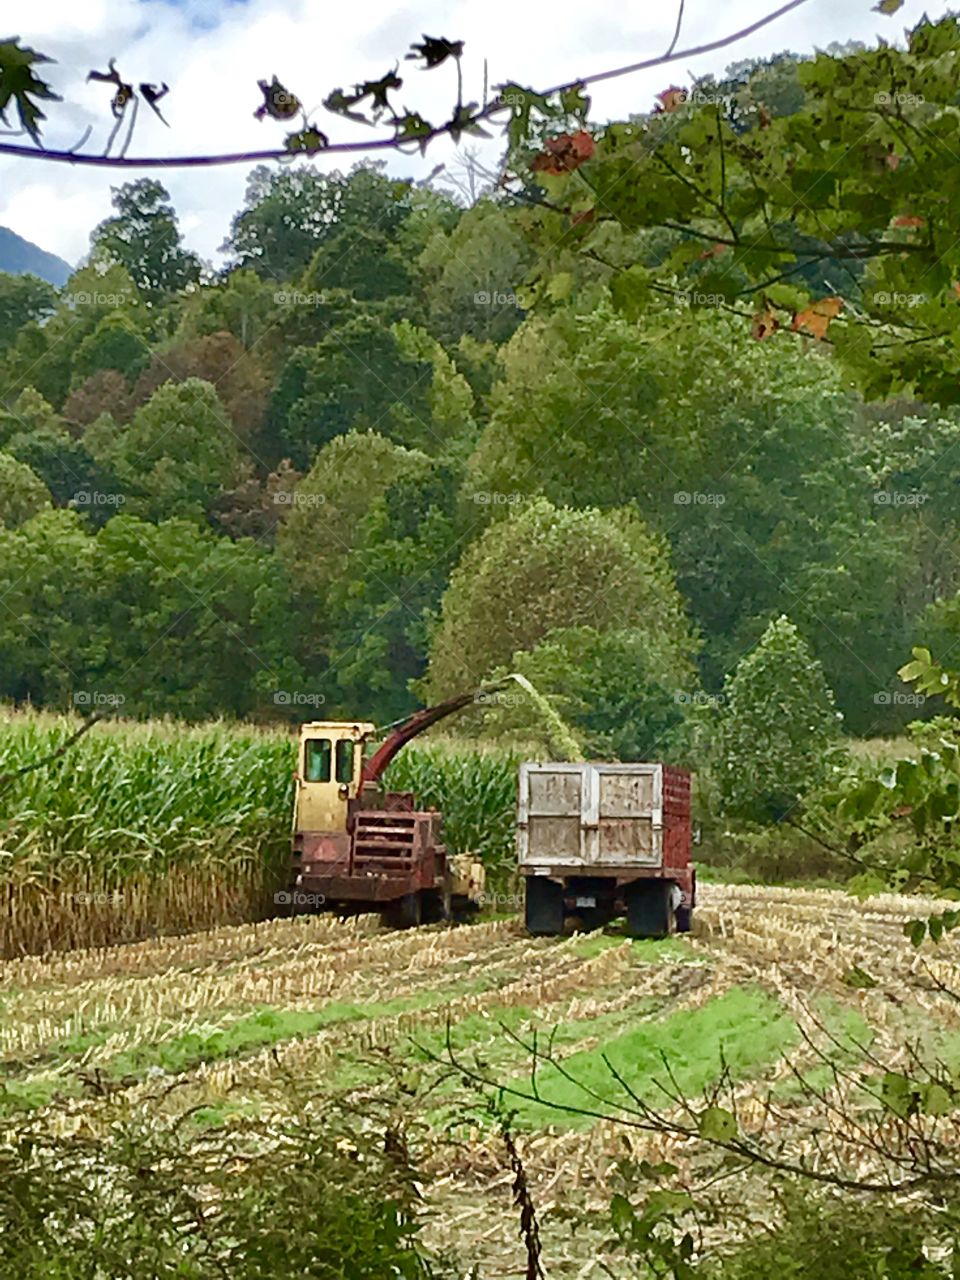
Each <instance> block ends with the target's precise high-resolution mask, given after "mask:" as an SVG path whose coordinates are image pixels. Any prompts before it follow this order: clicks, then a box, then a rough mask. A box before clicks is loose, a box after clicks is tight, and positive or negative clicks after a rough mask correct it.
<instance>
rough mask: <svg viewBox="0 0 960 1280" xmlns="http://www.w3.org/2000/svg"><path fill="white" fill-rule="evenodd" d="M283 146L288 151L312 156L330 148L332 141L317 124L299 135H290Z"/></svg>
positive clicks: (308, 126)
mask: <svg viewBox="0 0 960 1280" xmlns="http://www.w3.org/2000/svg"><path fill="white" fill-rule="evenodd" d="M283 145H284V147H285V148H286V150H287V151H305V152H306V153H307V155H310V156H312V155H314V154H315V153H316V152H317V151H322V150H323V149H324V147H329V145H330V139H329V138H328V137H327V135H326V134H325V133H322V132H321V131H320V130H319V129H318V128H317V126H316V125H315V124H308V125H307V127H306V128H305V129H301V130H300V132H299V133H288V134H287V136H286V138H285V139H284V144H283Z"/></svg>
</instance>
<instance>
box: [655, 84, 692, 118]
mask: <svg viewBox="0 0 960 1280" xmlns="http://www.w3.org/2000/svg"><path fill="white" fill-rule="evenodd" d="M686 100H687V91H686V89H681V88H679V87H678V86H677V85H675V84H672V85H671V86H670V88H669V89H664V91H663V93H658V94H657V101H658V102H659V103H660V105H659V107H654V112H655V114H656V115H669V114H670V112H671V111H678V110H679V109H680V107H682V106H683V104H684V103H685V102H686Z"/></svg>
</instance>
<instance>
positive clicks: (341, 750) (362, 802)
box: [275, 685, 500, 928]
mask: <svg viewBox="0 0 960 1280" xmlns="http://www.w3.org/2000/svg"><path fill="white" fill-rule="evenodd" d="M499 687H500V686H499V685H491V686H488V687H487V688H486V689H482V690H480V691H479V692H478V691H471V692H470V693H465V694H460V695H458V696H457V697H455V698H450V699H448V700H447V701H446V702H442V703H438V704H437V705H436V706H433V707H427V708H425V709H424V710H422V711H417V712H414V714H413V715H411V716H408V717H406V718H405V719H403V720H401V721H398V722H397V723H396V724H394V725H388V726H386V728H385V729H383V730H379V731H378V730H377V729H376V726H374V725H373V724H369V723H367V722H360V721H358V722H356V723H350V722H348V721H346V722H345V721H334V720H315V721H311V722H309V723H307V724H303V725H301V726H300V735H299V747H298V759H297V769H296V772H295V774H294V802H293V834H292V841H291V856H290V872H289V878H288V886H287V889H286V890H285V891H283V892H281V893H278V894H277V895H275V896H276V901H277V904H278V905H279V906H282V907H285V908H286V910H287V914H298V913H306V912H311V911H318V910H330V909H337V910H343V911H348V912H349V911H379V912H380V913H381V914H382V916H383V919H384V922H385V923H386V924H388V925H391V926H394V927H398V928H410V927H413V926H416V925H419V924H421V923H430V922H433V921H440V920H449V919H452V918H455V917H459V916H463V915H465V914H468V913H469V912H470V911H471V910H473V909H475V908H476V907H477V906H478V904H479V902H480V901H481V899H482V895H483V888H484V868H483V864H482V863H481V862H479V861H477V860H476V859H474V858H471V857H470V856H469V855H465V854H461V855H456V856H454V855H451V854H450V853H449V852H448V851H447V849H446V846H445V845H444V843H443V817H442V815H441V814H440V813H439V812H438V811H437V810H435V809H428V808H418V807H417V803H416V799H415V797H414V795H413V794H412V793H411V792H406V791H385V790H384V789H383V785H382V775H383V772H384V770H385V769H386V767H387V765H388V764H389V763H390V761H391V760H392V759H393V758H394V756H395V755H396V754H397V752H398V751H400V750H401V748H402V747H403V746H404V745H405V744H406V743H407V742H409V741H410V739H411V738H413V737H416V735H417V734H419V733H422V732H423V731H424V730H425V729H428V728H430V726H431V725H433V724H436V723H437V721H438V720H441V719H443V718H444V717H445V716H448V715H452V714H453V713H454V712H456V711H459V710H460V709H461V708H463V707H465V706H467V705H468V704H470V703H472V702H475V701H476V700H477V699H478V698H479V697H481V696H482V695H484V694H486V693H489V692H490V691H491V690H492V689H494V688H499ZM378 734H380V735H382V734H386V736H385V738H384V741H383V742H382V743H381V744H380V746H379V747H377V749H376V750H375V751H374V752H373V753H372V754H371V755H370V757H369V759H366V760H365V759H364V753H365V747H366V744H367V743H368V742H369V741H370V740H371V739H372V738H373V737H374V736H376V735H378Z"/></svg>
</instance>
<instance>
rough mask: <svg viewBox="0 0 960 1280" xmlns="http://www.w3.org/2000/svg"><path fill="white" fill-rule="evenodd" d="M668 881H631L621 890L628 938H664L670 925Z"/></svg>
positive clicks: (669, 883) (670, 911) (670, 908)
mask: <svg viewBox="0 0 960 1280" xmlns="http://www.w3.org/2000/svg"><path fill="white" fill-rule="evenodd" d="M671 887H672V886H671V882H670V881H669V880H634V881H633V882H632V883H631V884H628V885H627V887H626V889H625V890H624V895H623V896H624V899H625V901H626V907H627V933H628V934H629V935H630V937H631V938H665V937H666V936H667V934H668V933H669V932H670V926H671V924H672V923H673V908H672V906H671V903H670V889H671Z"/></svg>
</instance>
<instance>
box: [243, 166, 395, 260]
mask: <svg viewBox="0 0 960 1280" xmlns="http://www.w3.org/2000/svg"><path fill="white" fill-rule="evenodd" d="M384 167H385V166H384V165H383V164H382V163H381V164H366V165H357V166H355V167H354V168H353V169H352V170H351V171H350V173H349V174H346V175H344V174H342V173H339V172H336V171H334V172H333V173H327V174H324V173H318V172H317V171H316V170H315V169H312V168H309V167H307V166H305V165H299V166H295V167H293V168H288V167H283V168H276V169H271V168H268V167H267V166H266V165H258V166H257V168H256V169H254V170H253V172H252V173H251V174H250V177H249V179H248V181H247V193H246V201H245V206H244V208H243V209H242V210H241V211H240V212H239V213H238V214H237V215H236V217H235V218H234V219H233V222H232V224H231V228H230V235H229V237H228V239H227V241H226V242H225V244H224V245H223V248H224V250H226V251H227V252H228V253H230V254H231V256H232V257H233V259H234V262H235V263H236V265H237V266H240V267H249V268H252V269H253V270H254V271H257V272H258V273H259V274H260V275H262V276H266V277H267V278H269V279H272V280H276V281H286V280H291V279H293V277H295V276H297V275H299V274H300V273H301V272H302V271H303V270H305V268H306V267H307V266H308V265H309V263H310V262H311V260H312V259H313V257H314V254H315V253H316V252H317V250H318V247H320V246H323V245H325V244H327V243H328V242H329V241H331V240H333V239H334V238H335V237H336V236H337V235H338V234H339V233H341V232H343V231H347V232H350V233H351V234H356V233H360V234H363V233H364V232H365V231H366V232H370V231H375V232H376V233H377V234H378V235H381V236H384V237H386V239H387V240H388V241H392V240H393V239H394V238H395V237H396V234H397V232H398V231H399V229H400V227H401V226H402V224H403V222H404V221H405V220H406V218H407V217H408V216H409V214H410V212H411V208H412V205H411V195H410V193H411V184H410V182H409V181H401V180H397V179H394V178H388V177H387V176H386V174H385V173H384V171H383V170H384Z"/></svg>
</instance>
